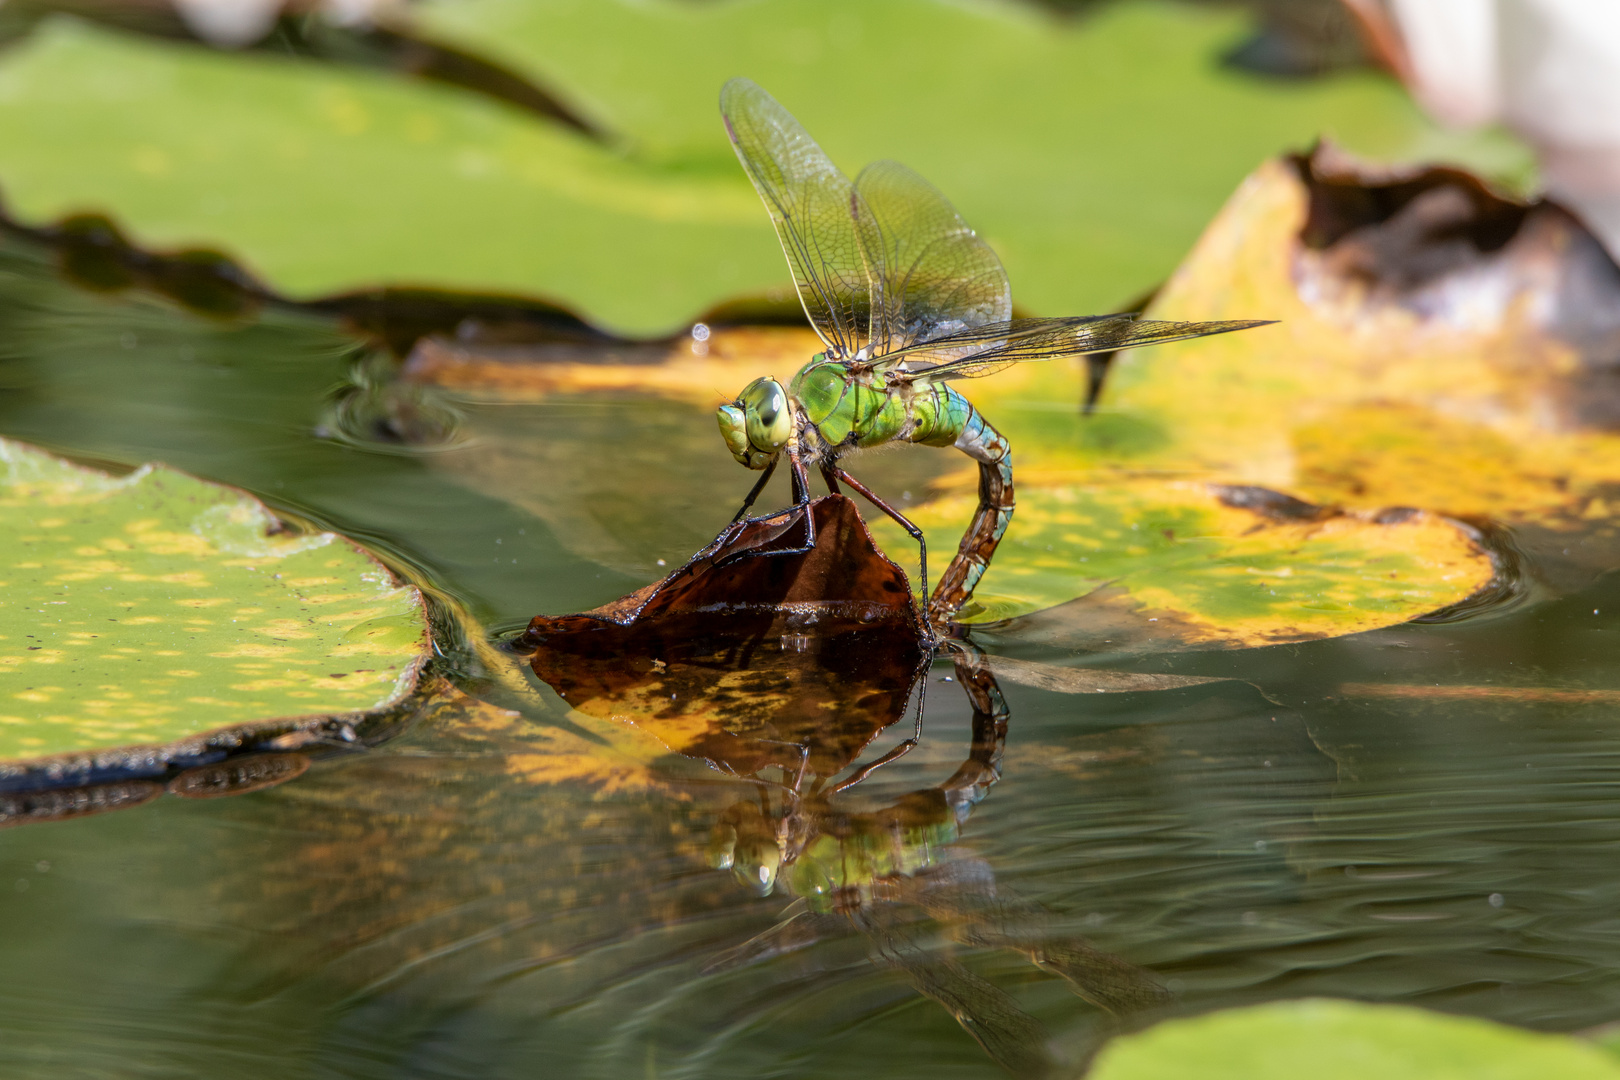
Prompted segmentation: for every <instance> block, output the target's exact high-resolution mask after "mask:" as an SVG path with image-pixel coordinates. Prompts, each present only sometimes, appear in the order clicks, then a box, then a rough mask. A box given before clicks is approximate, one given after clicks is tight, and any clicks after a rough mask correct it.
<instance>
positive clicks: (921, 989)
mask: <svg viewBox="0 0 1620 1080" xmlns="http://www.w3.org/2000/svg"><path fill="white" fill-rule="evenodd" d="M851 918H852V919H853V921H854V922H855V924H856V925H857V926H858V927H859V928H860V929H861V930H862V931H863V932H864V933H865V934H866V937H867V940H868V941H869V942H870V943H871V946H872V949H873V952H874V953H875V958H876V959H877V960H879V961H880V962H881V963H883V964H885V965H887V966H888V967H891V968H894V969H895V970H897V971H899V972H901V973H902V974H904V975H905V977H906V979H907V980H908V981H910V983H911V985H912V986H913V987H915V988H916V990H917V992H918V993H920V994H922V995H924V996H925V997H929V998H932V999H933V1000H934V1001H936V1002H938V1003H939V1004H940V1005H941V1006H943V1007H944V1009H945V1011H946V1012H948V1013H950V1014H951V1016H953V1017H954V1018H955V1019H956V1022H957V1023H959V1024H961V1025H962V1028H963V1029H964V1030H965V1031H966V1032H967V1033H968V1034H969V1035H971V1036H973V1038H974V1039H975V1040H977V1041H978V1043H979V1045H980V1046H982V1047H984V1050H985V1052H986V1053H988V1054H989V1055H990V1056H991V1057H992V1058H993V1059H995V1061H996V1063H997V1064H998V1065H1000V1066H1001V1067H1002V1068H1004V1069H1006V1070H1007V1071H1008V1072H1010V1073H1012V1075H1014V1076H1018V1077H1046V1076H1050V1075H1052V1074H1053V1072H1054V1067H1055V1063H1054V1062H1053V1060H1052V1058H1051V1056H1050V1054H1048V1052H1047V1049H1046V1044H1047V1033H1046V1029H1045V1028H1044V1027H1042V1026H1041V1022H1040V1021H1039V1020H1037V1019H1035V1018H1034V1017H1033V1016H1031V1015H1029V1014H1028V1013H1026V1012H1025V1011H1024V1010H1023V1009H1022V1008H1020V1007H1019V1005H1018V1002H1017V1001H1015V1000H1013V998H1012V997H1011V996H1010V995H1009V994H1008V993H1007V992H1006V991H1005V990H1002V989H1001V988H1000V987H999V986H996V985H995V984H994V983H992V982H989V981H987V980H985V979H983V978H980V977H979V976H978V975H975V974H974V973H973V972H971V971H969V970H968V969H967V968H965V967H963V966H962V965H961V964H959V963H957V962H956V961H955V960H953V959H951V958H950V957H948V956H930V955H929V954H928V953H927V952H925V951H924V950H923V949H922V948H920V947H919V946H918V944H917V942H916V941H915V940H914V939H913V938H912V935H911V933H910V932H908V931H907V930H906V929H905V928H904V927H902V926H900V925H899V923H898V921H897V920H896V919H895V918H894V916H893V913H890V912H880V911H875V910H872V909H869V908H868V909H862V910H860V911H858V912H856V913H854V914H853V915H852V916H851Z"/></svg>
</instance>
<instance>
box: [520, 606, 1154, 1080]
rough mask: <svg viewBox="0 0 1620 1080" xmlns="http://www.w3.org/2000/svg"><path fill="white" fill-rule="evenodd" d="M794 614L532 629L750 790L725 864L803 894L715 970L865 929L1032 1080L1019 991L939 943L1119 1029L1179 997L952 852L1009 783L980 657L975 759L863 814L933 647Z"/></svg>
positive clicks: (770, 890)
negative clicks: (1032, 970)
mask: <svg viewBox="0 0 1620 1080" xmlns="http://www.w3.org/2000/svg"><path fill="white" fill-rule="evenodd" d="M576 618H577V617H576ZM791 619H792V615H791V613H784V612H782V611H776V612H774V613H773V612H769V611H752V612H732V613H717V612H713V611H710V612H708V613H706V614H702V615H700V614H698V613H692V612H688V613H685V614H681V615H677V616H675V617H674V619H673V621H671V619H669V618H665V619H651V620H648V621H647V622H644V623H639V624H636V623H632V624H630V625H616V624H612V623H607V622H601V621H598V622H595V623H594V624H580V623H565V622H564V621H562V620H557V621H556V622H554V623H552V624H551V625H550V626H549V627H548V628H547V631H546V632H544V633H537V632H536V631H535V630H534V628H531V635H533V636H532V637H531V639H530V640H531V641H533V642H534V643H535V644H536V645H538V646H539V648H538V649H537V651H536V652H535V653H533V654H532V655H531V657H530V663H531V664H532V666H533V668H534V670H535V672H536V674H538V675H539V676H540V677H541V678H542V679H544V680H545V681H546V682H547V683H549V684H550V685H551V686H552V687H554V688H555V689H557V690H558V691H559V693H561V694H562V695H563V696H564V698H565V699H566V700H567V701H568V702H569V703H570V704H571V705H572V706H573V707H574V708H575V709H576V710H579V711H580V712H583V713H585V714H588V715H591V716H595V717H601V718H613V719H616V720H619V721H621V722H627V723H633V724H635V725H636V726H638V727H641V728H643V729H645V730H647V731H649V732H651V733H652V734H654V735H656V736H657V737H658V738H659V739H661V740H662V741H663V742H664V743H665V745H667V746H668V747H669V748H670V749H671V750H673V751H676V752H677V753H679V754H681V755H684V756H685V757H687V758H693V759H698V760H701V761H703V762H706V763H708V764H709V765H710V766H711V767H712V768H713V769H715V770H716V771H718V772H719V773H721V774H723V776H724V777H725V782H729V783H733V784H739V785H747V786H748V788H749V789H750V790H748V791H747V792H746V793H744V794H743V795H742V796H741V797H739V798H736V799H734V800H733V801H732V802H731V805H730V806H729V807H727V808H725V809H724V810H723V811H722V812H721V813H719V814H718V816H717V820H716V821H715V824H714V826H713V830H712V835H711V841H710V844H709V849H708V857H709V860H710V863H711V865H713V866H714V867H716V868H717V869H721V870H726V871H729V872H730V873H731V874H733V875H734V876H735V877H736V879H737V881H738V882H740V883H741V885H742V886H743V887H745V888H747V889H748V890H750V891H751V892H753V893H755V894H758V895H772V894H776V895H784V896H791V897H792V898H793V899H792V901H791V902H790V903H789V904H788V905H787V907H786V909H785V910H784V911H783V912H782V913H781V917H780V919H779V921H778V922H777V923H776V925H775V926H773V927H772V928H771V929H769V930H767V931H766V932H765V933H763V934H760V935H759V936H757V937H755V938H753V939H751V940H749V941H747V942H744V943H742V944H740V945H737V946H736V947H734V948H731V949H729V950H726V951H725V952H724V953H722V954H720V955H718V956H715V957H713V958H712V959H711V960H710V961H709V963H708V964H707V966H706V968H705V970H706V971H708V972H719V971H724V970H731V969H736V968H740V967H745V966H748V965H752V964H758V963H762V962H766V961H769V960H771V959H773V958H775V957H779V956H782V955H784V954H787V953H790V952H793V951H796V950H799V949H803V948H806V947H808V946H811V945H814V944H816V943H817V942H820V941H822V940H824V939H827V938H829V937H832V936H834V935H844V934H848V933H850V932H852V931H853V932H856V933H858V934H860V935H862V936H863V937H864V938H865V940H866V942H867V946H868V951H869V953H870V954H871V956H872V958H873V960H874V961H875V962H876V963H878V964H879V965H881V966H884V967H887V968H890V969H892V970H895V971H897V972H899V973H901V974H902V975H904V976H905V978H906V979H907V980H908V981H909V982H910V983H911V984H912V986H913V987H915V988H916V989H917V990H918V991H919V992H920V993H922V994H924V995H925V996H927V997H929V998H931V999H933V1000H934V1001H936V1002H937V1003H939V1004H940V1005H942V1006H943V1007H944V1008H945V1009H946V1010H947V1011H948V1012H950V1013H951V1015H952V1016H954V1017H955V1018H956V1019H957V1021H958V1022H959V1023H960V1024H961V1025H962V1027H963V1028H964V1029H965V1030H966V1031H967V1032H968V1033H970V1034H971V1035H972V1036H973V1037H974V1038H975V1039H976V1040H978V1041H979V1043H980V1044H981V1045H982V1046H983V1047H984V1048H985V1050H986V1051H987V1052H988V1053H989V1054H990V1055H991V1056H992V1057H993V1058H995V1059H996V1060H997V1061H998V1062H1000V1063H1001V1064H1002V1065H1004V1066H1006V1067H1007V1068H1008V1069H1009V1070H1011V1071H1012V1072H1013V1073H1014V1074H1015V1075H1019V1076H1038V1075H1045V1074H1047V1073H1048V1072H1050V1071H1051V1069H1052V1068H1054V1064H1053V1062H1052V1061H1051V1060H1050V1058H1049V1056H1048V1051H1047V1050H1046V1044H1047V1038H1046V1035H1045V1032H1044V1031H1043V1030H1042V1028H1041V1025H1040V1023H1039V1022H1038V1021H1037V1020H1035V1019H1034V1018H1033V1017H1031V1016H1029V1015H1028V1014H1027V1013H1026V1012H1024V1011H1023V1010H1022V1009H1021V1008H1020V1007H1019V1006H1018V1004H1017V1003H1016V1002H1015V1001H1014V1000H1013V998H1012V997H1011V996H1009V995H1008V994H1007V993H1006V992H1005V991H1004V990H1002V989H1001V988H999V987H998V986H996V985H995V984H994V983H992V982H990V981H989V980H987V979H985V978H983V977H981V976H979V975H976V974H974V973H973V972H971V971H969V970H968V969H967V968H966V967H964V966H963V965H962V964H961V963H960V962H958V961H957V960H955V959H953V958H952V957H950V956H949V955H946V954H945V953H942V952H941V951H940V950H939V949H938V948H936V947H934V944H933V939H935V938H937V937H939V936H940V935H941V934H942V933H943V935H944V936H946V937H948V938H949V939H951V940H953V941H955V942H956V943H958V944H960V945H965V946H968V947H970V948H985V949H1002V950H1009V951H1011V952H1013V953H1015V954H1017V955H1019V956H1021V957H1023V958H1024V959H1025V960H1026V961H1028V962H1029V963H1031V964H1033V965H1036V966H1037V967H1039V968H1040V969H1042V970H1044V971H1046V972H1048V973H1051V974H1053V975H1056V976H1058V977H1060V978H1062V979H1063V980H1065V981H1066V983H1067V984H1068V986H1069V987H1070V988H1071V989H1072V990H1073V991H1074V992H1075V993H1076V994H1078V995H1079V996H1080V997H1081V998H1083V999H1085V1000H1086V1001H1088V1002H1090V1003H1092V1004H1093V1005H1096V1006H1098V1007H1099V1008H1101V1009H1103V1010H1105V1011H1106V1013H1108V1014H1111V1015H1116V1016H1117V1015H1123V1014H1126V1013H1131V1012H1135V1011H1139V1010H1141V1009H1145V1008H1150V1007H1152V1006H1154V1005H1156V1004H1159V1003H1161V1002H1162V1001H1163V1000H1164V998H1165V996H1166V994H1165V991H1164V989H1163V988H1162V987H1160V986H1159V984H1158V983H1157V982H1156V981H1155V980H1154V979H1153V978H1152V976H1150V975H1149V974H1148V973H1147V972H1144V971H1142V970H1141V969H1139V968H1136V967H1134V966H1132V965H1131V964H1129V963H1127V962H1125V961H1124V960H1122V959H1120V958H1118V957H1115V956H1111V955H1109V954H1107V953H1104V952H1101V951H1099V950H1097V949H1096V948H1094V947H1092V946H1091V945H1089V944H1087V943H1086V942H1084V941H1082V940H1079V939H1078V938H1075V937H1073V936H1070V935H1066V934H1064V933H1063V932H1061V930H1060V929H1059V928H1058V927H1057V925H1056V922H1057V920H1056V919H1054V917H1053V916H1052V915H1051V914H1050V913H1049V912H1047V911H1046V910H1045V909H1043V908H1041V907H1040V906H1038V905H1036V904H1032V903H1029V902H1026V901H1024V900H1021V899H1019V898H1018V897H1016V896H1014V895H1011V894H1010V893H1009V892H1008V891H1007V890H1006V889H1004V888H1002V887H999V886H998V885H997V883H996V880H995V875H994V873H993V871H992V869H991V867H990V864H989V863H987V862H985V861H984V860H982V859H978V858H973V857H968V856H965V855H963V854H962V853H961V852H960V851H959V850H958V849H957V848H956V847H955V842H956V841H957V839H958V837H959V835H960V834H961V831H962V829H963V827H964V826H965V825H966V823H967V821H968V819H969V817H970V815H971V814H972V812H973V809H974V807H975V806H977V805H978V804H979V803H980V802H981V801H982V800H983V799H984V798H985V797H986V795H987V794H988V793H989V791H990V789H991V787H992V786H993V785H994V784H995V783H996V782H997V780H998V779H999V777H1000V775H1001V760H1002V751H1003V747H1004V745H1005V741H1006V737H1007V727H1008V721H1009V714H1008V709H1007V704H1006V701H1005V698H1004V697H1003V696H1002V693H1001V689H1000V687H999V686H998V685H997V683H996V680H995V677H994V675H993V674H992V672H991V670H990V668H989V667H988V665H987V664H986V663H984V662H983V658H982V657H981V655H980V654H979V653H978V652H977V650H975V649H974V648H973V647H972V646H971V645H969V644H967V643H965V642H960V641H953V642H950V643H948V645H947V647H948V648H949V649H950V651H951V657H952V659H953V661H954V666H955V677H956V682H957V684H958V685H959V686H960V687H961V689H962V690H963V691H964V692H965V693H966V695H967V698H968V701H969V703H970V704H971V706H972V710H973V720H972V740H971V744H970V747H969V749H968V753H967V755H966V757H965V759H964V760H963V761H962V763H961V764H960V765H959V766H958V767H957V768H956V769H955V771H954V772H953V773H952V774H951V775H950V776H949V777H948V778H946V779H945V780H943V781H941V782H939V783H937V784H934V785H932V786H929V787H924V788H920V789H917V790H912V791H909V792H906V793H904V794H902V795H900V796H899V797H897V798H893V799H891V800H888V801H887V804H886V805H882V806H879V807H878V808H875V809H873V808H870V807H869V804H868V807H867V808H854V807H853V806H852V803H853V801H854V800H853V798H852V789H854V788H855V787H856V786H857V785H859V784H861V783H863V782H865V781H867V780H868V779H869V778H870V777H872V776H873V774H874V772H875V770H877V769H878V768H879V767H881V766H883V765H885V764H887V763H889V762H891V761H893V760H894V759H895V758H896V757H897V756H898V755H899V753H901V752H903V750H904V749H905V748H907V747H908V744H911V743H912V742H913V740H911V739H907V740H904V741H903V742H901V743H900V744H899V745H898V746H896V747H895V748H894V749H891V750H890V751H888V752H887V753H884V754H879V755H876V756H873V757H871V759H870V760H867V761H864V762H863V761H862V760H861V757H862V755H863V753H864V752H866V751H868V750H869V749H870V748H871V747H872V744H873V743H874V742H875V741H876V740H877V738H878V737H879V735H880V734H881V733H882V732H883V731H884V729H886V728H888V727H889V726H891V725H893V724H895V723H897V722H899V721H901V720H903V719H904V717H905V715H906V713H907V709H908V706H909V705H910V704H911V702H912V701H913V700H914V698H915V697H916V696H919V693H920V688H921V686H922V685H923V683H924V680H925V677H926V675H927V673H928V670H929V662H930V661H931V659H932V655H931V650H928V649H926V648H925V647H924V646H923V641H922V636H921V633H922V632H921V629H920V627H918V626H917V625H916V623H914V622H912V621H910V620H899V619H888V620H882V621H879V622H876V623H872V622H870V621H867V622H863V621H862V620H860V619H849V618H841V617H839V616H838V615H837V613H836V612H823V613H822V614H821V615H820V617H819V618H818V620H817V621H816V623H815V624H814V625H813V626H808V627H807V626H805V625H803V624H794V625H789V622H790V621H791Z"/></svg>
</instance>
